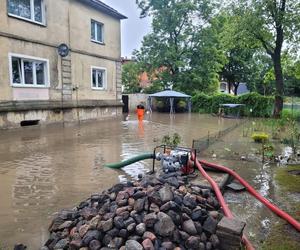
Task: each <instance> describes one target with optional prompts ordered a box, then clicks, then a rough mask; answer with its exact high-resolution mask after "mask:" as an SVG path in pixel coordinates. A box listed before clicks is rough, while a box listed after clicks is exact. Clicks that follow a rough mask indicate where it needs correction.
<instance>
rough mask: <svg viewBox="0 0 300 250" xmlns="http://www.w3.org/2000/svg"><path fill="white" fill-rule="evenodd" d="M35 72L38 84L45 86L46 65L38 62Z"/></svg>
mask: <svg viewBox="0 0 300 250" xmlns="http://www.w3.org/2000/svg"><path fill="white" fill-rule="evenodd" d="M35 70H36V84H37V85H45V63H43V62H36V63H35Z"/></svg>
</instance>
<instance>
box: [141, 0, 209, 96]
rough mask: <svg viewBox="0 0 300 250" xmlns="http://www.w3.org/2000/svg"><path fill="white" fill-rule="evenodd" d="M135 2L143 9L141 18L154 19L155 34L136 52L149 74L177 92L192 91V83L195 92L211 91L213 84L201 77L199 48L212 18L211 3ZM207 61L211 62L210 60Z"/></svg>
mask: <svg viewBox="0 0 300 250" xmlns="http://www.w3.org/2000/svg"><path fill="white" fill-rule="evenodd" d="M136 2H137V4H138V6H139V7H140V9H141V17H143V16H145V15H151V16H152V20H153V21H152V29H153V32H152V33H151V34H148V35H146V36H145V37H144V39H143V42H142V47H141V49H140V50H139V51H136V52H135V55H136V57H137V58H138V60H139V61H140V62H142V63H143V64H144V65H147V67H148V68H147V71H148V72H149V74H150V75H152V74H156V78H157V80H158V81H160V83H161V85H162V86H163V87H165V88H166V87H168V86H169V85H170V83H171V84H172V85H173V87H174V88H175V89H182V88H185V89H187V90H191V91H192V88H190V86H189V88H186V84H187V82H189V83H190V84H192V85H193V86H194V88H196V89H197V88H198V89H204V90H205V89H208V87H209V85H210V83H211V82H210V81H204V80H203V78H202V76H199V74H198V72H199V71H200V70H199V64H198V62H199V58H200V57H201V55H200V54H199V52H200V51H201V50H199V47H201V43H202V42H203V40H204V39H203V38H202V37H201V36H200V35H199V34H200V33H201V31H203V29H205V28H206V27H207V26H208V21H209V20H210V18H211V15H212V3H211V2H212V1H208V0H137V1H136ZM201 59H202V58H201ZM207 59H208V60H209V56H208V57H207ZM202 60H205V59H202ZM196 61H197V63H196ZM196 66H197V67H196ZM158 69H163V70H158ZM211 71H212V70H211V69H210V70H208V71H207V72H205V76H211V75H213V74H210V72H211ZM203 76H204V75H203ZM188 80H189V81H188Z"/></svg>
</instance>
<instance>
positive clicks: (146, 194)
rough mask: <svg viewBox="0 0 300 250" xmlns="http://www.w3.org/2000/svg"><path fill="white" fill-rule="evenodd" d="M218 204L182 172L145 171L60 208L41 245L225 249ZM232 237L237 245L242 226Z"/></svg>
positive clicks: (48, 247)
mask: <svg viewBox="0 0 300 250" xmlns="http://www.w3.org/2000/svg"><path fill="white" fill-rule="evenodd" d="M219 209H220V206H219V203H218V201H217V199H216V198H215V196H214V195H213V193H211V191H210V190H209V189H203V188H201V187H199V186H197V185H193V184H189V182H188V179H187V177H186V176H182V175H181V173H180V172H175V173H169V174H162V175H160V176H159V177H155V176H152V175H146V176H145V177H143V178H142V179H140V180H139V181H137V182H128V183H126V184H117V185H115V186H113V187H112V188H111V189H109V190H107V191H104V192H102V193H101V194H93V195H92V196H91V197H90V198H89V199H87V200H85V201H83V202H81V203H80V204H79V206H77V207H76V208H73V209H71V210H63V211H61V212H60V213H58V215H57V216H56V217H55V218H54V219H53V221H52V223H51V225H50V227H49V231H50V238H49V239H48V240H47V242H46V243H45V245H44V247H42V248H41V249H42V250H52V249H81V250H87V249H91V250H99V249H103V250H105V249H126V250H143V249H145V250H152V249H161V250H163V249H166V250H169V249H172V250H173V249H176V250H180V249H182V250H184V249H207V250H210V249H222V244H221V242H220V239H219V236H218V235H217V225H218V223H219V222H220V220H221V219H222V217H223V216H222V214H221V213H220V210H219ZM223 228H224V225H223ZM227 233H228V231H227ZM228 234H229V236H230V231H229V233H228ZM223 236H224V234H222V237H223ZM234 237H235V239H236V240H237V243H236V244H237V247H239V246H238V243H239V242H240V238H241V232H238V233H235V234H234Z"/></svg>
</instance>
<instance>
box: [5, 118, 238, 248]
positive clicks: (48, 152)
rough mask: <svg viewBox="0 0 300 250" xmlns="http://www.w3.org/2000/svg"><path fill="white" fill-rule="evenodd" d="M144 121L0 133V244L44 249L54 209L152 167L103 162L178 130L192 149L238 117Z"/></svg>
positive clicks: (143, 149) (150, 147)
mask: <svg viewBox="0 0 300 250" xmlns="http://www.w3.org/2000/svg"><path fill="white" fill-rule="evenodd" d="M145 118H146V120H145V121H144V122H143V123H139V122H138V121H136V120H135V117H134V116H133V117H129V120H125V119H124V120H123V119H121V118H120V119H116V120H110V121H100V122H93V123H86V124H80V125H78V124H77V125H71V126H70V125H69V126H65V127H62V126H51V127H47V128H40V127H29V128H22V129H17V130H10V131H0V142H1V143H0V249H1V248H2V249H12V247H13V245H14V244H15V243H23V244H25V245H27V246H28V249H39V247H40V246H41V245H42V244H43V243H44V242H45V240H46V239H47V236H48V232H47V227H48V225H49V223H50V221H51V218H52V216H53V214H54V213H55V212H57V211H59V210H61V209H63V208H71V207H74V206H76V205H77V204H78V203H79V202H80V201H82V200H84V199H86V198H87V197H89V196H90V195H91V194H92V193H94V192H99V191H102V190H104V189H106V188H109V187H110V186H112V185H113V184H115V183H117V182H118V181H120V180H124V179H128V178H130V177H136V176H137V175H138V173H141V172H145V171H147V170H148V169H150V168H151V161H149V160H148V161H143V162H139V163H136V164H135V165H134V167H132V166H131V167H127V168H125V171H123V170H112V169H108V168H104V167H103V165H104V164H105V163H109V162H116V161H120V160H123V159H127V158H129V157H131V156H134V155H136V154H139V153H143V152H149V151H152V150H153V147H154V146H156V145H158V144H160V139H161V138H162V137H163V136H164V135H166V134H172V133H174V132H177V133H179V134H180V135H181V136H182V138H183V141H182V143H181V144H182V145H183V146H191V144H192V140H193V139H198V138H201V137H204V136H206V135H207V134H208V133H215V132H218V131H220V130H224V129H226V128H228V127H231V126H233V125H234V124H235V123H236V122H237V121H236V120H230V119H219V118H216V117H212V116H210V115H199V114H176V115H175V116H174V117H170V116H169V115H168V114H155V113H153V114H152V115H151V116H149V115H148V116H146V117H145Z"/></svg>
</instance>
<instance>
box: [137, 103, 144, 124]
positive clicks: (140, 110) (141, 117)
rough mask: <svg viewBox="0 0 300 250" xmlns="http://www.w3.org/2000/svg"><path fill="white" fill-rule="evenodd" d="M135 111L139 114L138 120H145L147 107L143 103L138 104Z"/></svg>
mask: <svg viewBox="0 0 300 250" xmlns="http://www.w3.org/2000/svg"><path fill="white" fill-rule="evenodd" d="M135 113H136V114H137V117H138V120H139V121H142V120H144V114H145V107H144V106H143V105H142V104H139V105H137V106H136V110H135Z"/></svg>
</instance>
